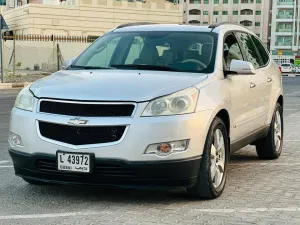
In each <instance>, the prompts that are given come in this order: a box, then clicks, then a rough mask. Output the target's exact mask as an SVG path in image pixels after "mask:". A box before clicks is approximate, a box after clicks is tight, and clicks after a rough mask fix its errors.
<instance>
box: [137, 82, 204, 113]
mask: <svg viewBox="0 0 300 225" xmlns="http://www.w3.org/2000/svg"><path fill="white" fill-rule="evenodd" d="M198 95H199V90H198V89H197V88H194V87H191V88H187V89H184V90H182V91H179V92H176V93H174V94H171V95H168V96H164V97H161V98H158V99H155V100H153V101H151V102H150V103H149V104H148V105H147V107H146V108H145V110H144V112H143V113H142V116H167V115H176V114H185V113H192V112H195V108H196V105H197V99H198Z"/></svg>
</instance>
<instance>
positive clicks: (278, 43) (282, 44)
mask: <svg viewBox="0 0 300 225" xmlns="http://www.w3.org/2000/svg"><path fill="white" fill-rule="evenodd" d="M275 46H290V47H291V48H292V42H275Z"/></svg>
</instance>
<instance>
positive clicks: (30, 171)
mask: <svg viewBox="0 0 300 225" xmlns="http://www.w3.org/2000/svg"><path fill="white" fill-rule="evenodd" d="M9 154H10V156H11V158H12V160H13V163H14V167H15V173H16V175H18V176H20V177H24V178H30V179H34V180H39V181H45V182H50V183H64V184H91V185H109V186H135V187H160V188H161V187H169V188H171V187H172V188H174V187H176V188H177V187H191V186H193V185H195V183H196V181H197V177H198V171H199V168H200V163H201V157H193V158H190V159H181V160H171V161H161V160H160V161H150V162H149V161H141V162H131V161H126V160H118V159H99V158H96V159H95V162H94V166H93V168H92V170H93V172H92V173H89V174H85V173H84V174H83V173H68V172H62V171H58V170H57V169H56V157H55V156H54V155H47V154H40V153H37V154H28V153H24V152H18V151H15V150H12V149H10V150H9Z"/></svg>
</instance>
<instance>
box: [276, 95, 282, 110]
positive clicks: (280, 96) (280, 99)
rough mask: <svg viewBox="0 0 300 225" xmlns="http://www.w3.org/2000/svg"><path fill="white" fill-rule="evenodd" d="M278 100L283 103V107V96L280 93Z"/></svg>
mask: <svg viewBox="0 0 300 225" xmlns="http://www.w3.org/2000/svg"><path fill="white" fill-rule="evenodd" d="M277 102H278V103H279V104H280V105H281V107H283V96H282V95H279V97H278V99H277Z"/></svg>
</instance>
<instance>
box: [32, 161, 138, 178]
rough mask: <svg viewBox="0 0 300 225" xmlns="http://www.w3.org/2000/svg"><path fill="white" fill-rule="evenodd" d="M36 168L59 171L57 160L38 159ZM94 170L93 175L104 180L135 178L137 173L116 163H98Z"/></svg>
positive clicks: (126, 166)
mask: <svg viewBox="0 0 300 225" xmlns="http://www.w3.org/2000/svg"><path fill="white" fill-rule="evenodd" d="M35 167H36V168H37V169H38V170H43V171H57V163H56V160H48V159H37V160H36V161H35ZM92 170H93V173H94V174H95V175H97V177H102V178H108V177H118V178H133V177H135V176H136V174H135V172H134V171H133V169H132V168H131V167H130V166H128V165H124V164H121V163H114V162H111V163H110V162H106V163H96V164H95V166H94V168H92ZM62 172H64V171H62Z"/></svg>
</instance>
